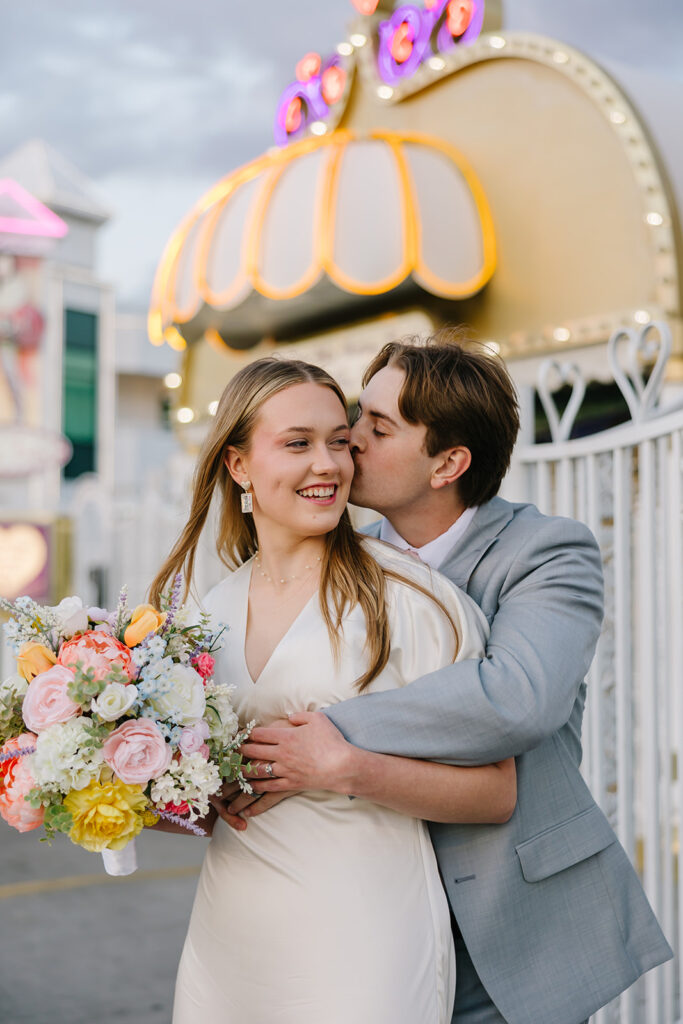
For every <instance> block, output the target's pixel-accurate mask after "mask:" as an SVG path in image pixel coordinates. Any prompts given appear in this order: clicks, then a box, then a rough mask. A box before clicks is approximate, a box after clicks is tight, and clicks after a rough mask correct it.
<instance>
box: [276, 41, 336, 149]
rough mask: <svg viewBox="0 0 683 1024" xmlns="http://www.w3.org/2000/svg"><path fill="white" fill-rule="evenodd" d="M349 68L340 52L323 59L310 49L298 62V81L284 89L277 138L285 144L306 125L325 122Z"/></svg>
mask: <svg viewBox="0 0 683 1024" xmlns="http://www.w3.org/2000/svg"><path fill="white" fill-rule="evenodd" d="M347 79H348V72H347V70H346V68H345V67H344V62H343V60H342V58H341V57H340V56H338V55H337V54H334V55H333V56H332V57H328V58H327V60H325V61H324V62H323V60H322V58H321V57H320V54H318V53H307V54H306V56H305V57H302V58H301V60H300V61H299V63H298V64H297V66H296V81H295V82H292V84H291V85H288V86H287V88H286V89H285V91H284V92H283V94H282V96H281V98H280V103H279V104H278V108H277V114H276V115H275V141H276V142H277V144H278V145H279V146H286V145H287V143H288V142H289V141H290V140H291V139H292V138H296V137H298V136H300V135H302V134H303V132H304V130H305V128H306V127H307V126H311V125H313V126H314V125H315V123H316V122H319V123H322V122H324V121H325V120H326V119H327V118H328V117H329V114H330V108H331V107H333V106H334V105H335V103H338V102H339V101H340V100H341V98H342V96H343V95H344V91H345V89H346V84H347Z"/></svg>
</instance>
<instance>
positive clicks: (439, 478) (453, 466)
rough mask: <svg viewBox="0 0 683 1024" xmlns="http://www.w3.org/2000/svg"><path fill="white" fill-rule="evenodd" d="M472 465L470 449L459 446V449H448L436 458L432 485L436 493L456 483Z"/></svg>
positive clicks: (431, 480)
mask: <svg viewBox="0 0 683 1024" xmlns="http://www.w3.org/2000/svg"><path fill="white" fill-rule="evenodd" d="M471 465H472V453H471V451H470V450H469V448H465V447H464V446H463V445H458V447H457V448H447V449H446V451H443V452H440V453H439V455H437V456H436V465H435V466H434V469H433V470H432V475H431V479H430V485H431V487H433V488H434V490H435V491H438V490H439V489H440V488H441V487H447V486H448V485H449V484H452V483H455V481H456V480H457V479H458V477H461V476H462V475H463V473H466V472H467V470H468V469H469V468H470V466H471Z"/></svg>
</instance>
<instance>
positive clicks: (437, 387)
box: [363, 328, 519, 507]
mask: <svg viewBox="0 0 683 1024" xmlns="http://www.w3.org/2000/svg"><path fill="white" fill-rule="evenodd" d="M389 364H391V366H398V367H400V369H402V370H403V371H404V372H405V382H404V384H403V387H402V388H401V393H400V395H399V399H398V408H399V412H400V413H401V416H403V418H404V419H405V420H407V421H408V422H409V423H422V424H424V426H425V427H426V428H427V435H426V437H425V448H426V451H427V454H428V455H429V456H434V455H438V453H439V452H442V451H445V450H446V449H447V448H455V447H456V446H460V445H462V446H463V447H465V448H469V450H470V453H471V455H472V462H471V465H470V467H469V469H467V470H466V472H465V473H463V475H462V476H461V477H459V478H458V480H457V488H458V494H459V496H460V498H461V499H462V501H463V502H464V503H465V506H466V507H469V506H471V505H482V504H483V503H484V502H485V501H490V499H491V498H493V497H494V496H495V495H496V494H497V493H498V491H499V489H500V485H501V483H502V481H503V477H504V476H505V474H506V473H507V470H508V467H509V465H510V458H511V456H512V450H513V448H514V446H515V440H516V438H517V433H518V432H519V408H518V404H517V394H516V392H515V386H514V384H513V382H512V379H511V377H510V375H509V373H508V371H507V369H506V368H505V364H504V363H503V360H502V359H500V358H499V357H498V356H496V355H494V354H493V353H492V352H491V351H490V350H489V349H486V348H484V346H483V345H477V344H476V342H472V341H466V342H465V340H464V338H463V333H462V331H460V330H458V329H453V328H443V329H442V330H440V331H438V332H437V333H436V334H435V335H433V336H432V337H429V338H426V339H425V340H421V339H419V338H406V339H405V340H403V341H392V342H389V343H388V344H387V345H384V347H383V348H382V349H380V351H379V352H378V354H377V355H376V356H375V358H374V359H373V361H372V362H371V363H370V365H369V366H368V368H367V370H366V371H365V375H364V377H363V387H365V386H366V385H367V383H368V381H369V380H370V379H371V378H372V377H374V376H375V374H376V373H377V372H378V371H379V370H382V369H383V368H384V367H385V366H388V365H389Z"/></svg>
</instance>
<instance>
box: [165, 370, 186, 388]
mask: <svg viewBox="0 0 683 1024" xmlns="http://www.w3.org/2000/svg"><path fill="white" fill-rule="evenodd" d="M182 383H183V378H182V377H181V376H180V374H179V373H167V374H166V376H165V377H164V384H165V386H166V387H167V388H179V387H180V385H181V384H182Z"/></svg>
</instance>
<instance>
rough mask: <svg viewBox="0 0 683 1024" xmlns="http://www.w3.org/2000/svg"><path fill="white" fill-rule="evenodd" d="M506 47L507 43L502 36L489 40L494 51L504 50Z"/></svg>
mask: <svg viewBox="0 0 683 1024" xmlns="http://www.w3.org/2000/svg"><path fill="white" fill-rule="evenodd" d="M505 45H506V43H505V40H504V39H503V37H502V36H491V38H490V39H489V46H492V47H493V49H494V50H502V49H503V47H504V46H505Z"/></svg>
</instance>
